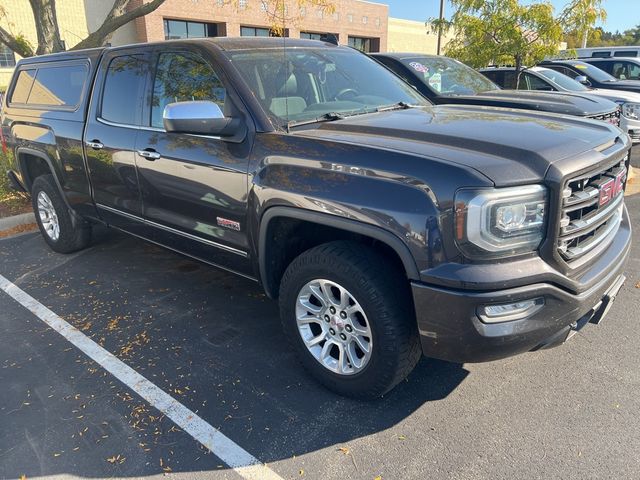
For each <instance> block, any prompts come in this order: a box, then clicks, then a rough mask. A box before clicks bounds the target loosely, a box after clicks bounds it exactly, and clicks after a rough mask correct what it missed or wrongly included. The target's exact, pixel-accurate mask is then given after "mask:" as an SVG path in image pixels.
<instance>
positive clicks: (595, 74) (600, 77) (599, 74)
mask: <svg viewBox="0 0 640 480" xmlns="http://www.w3.org/2000/svg"><path fill="white" fill-rule="evenodd" d="M571 66H573V68H575V69H576V70H578V71H579V72H583V73H582V75H586V76H587V77H589V78H591V79H593V80H595V81H596V82H616V81H617V79H616V78H615V77H612V76H611V75H609V74H608V73H607V72H605V71H604V70H600V69H599V68H598V67H594V66H593V65H590V64H588V63H584V62H576V63H572V64H571Z"/></svg>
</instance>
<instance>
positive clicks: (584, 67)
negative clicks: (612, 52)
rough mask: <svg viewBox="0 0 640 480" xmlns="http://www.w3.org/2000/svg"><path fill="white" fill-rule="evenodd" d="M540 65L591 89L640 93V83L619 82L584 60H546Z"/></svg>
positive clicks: (633, 81) (636, 81)
mask: <svg viewBox="0 0 640 480" xmlns="http://www.w3.org/2000/svg"><path fill="white" fill-rule="evenodd" d="M538 65H539V66H540V67H546V68H550V69H551V70H556V71H558V72H560V73H563V74H565V75H566V76H568V77H570V78H573V79H574V80H576V81H578V82H580V83H583V84H585V85H587V86H589V87H594V88H608V89H610V90H626V91H628V92H636V93H640V81H638V80H618V79H617V78H616V77H614V76H612V75H610V74H608V73H607V72H605V71H604V70H602V69H600V68H598V67H596V66H594V65H591V64H590V63H587V62H585V61H583V60H545V61H544V62H540V63H539V64H538Z"/></svg>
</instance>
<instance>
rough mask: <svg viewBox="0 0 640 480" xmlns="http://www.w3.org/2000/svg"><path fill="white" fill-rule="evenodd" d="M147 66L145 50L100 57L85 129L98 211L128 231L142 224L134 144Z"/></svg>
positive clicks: (88, 164)
mask: <svg viewBox="0 0 640 480" xmlns="http://www.w3.org/2000/svg"><path fill="white" fill-rule="evenodd" d="M149 65H150V63H149V54H148V53H143V52H141V51H139V50H137V49H131V50H119V51H117V52H113V53H110V54H108V55H107V56H106V57H105V58H104V59H103V60H102V62H101V67H100V70H99V71H98V74H97V75H98V77H97V81H96V91H95V93H94V97H93V101H92V105H91V109H90V112H89V116H88V122H87V126H86V129H85V133H84V149H85V154H86V158H87V168H88V171H89V175H90V179H91V187H92V189H93V198H94V200H95V202H96V206H97V208H98V212H99V214H100V216H101V217H102V218H103V219H104V220H106V221H107V222H108V223H109V224H111V225H114V226H117V227H120V228H124V229H126V230H128V231H131V232H132V233H141V229H142V223H141V220H142V196H141V194H140V189H139V186H138V178H137V173H136V154H135V146H136V139H137V135H138V132H139V129H140V125H141V122H142V109H143V98H144V93H145V86H146V82H147V79H148V76H149Z"/></svg>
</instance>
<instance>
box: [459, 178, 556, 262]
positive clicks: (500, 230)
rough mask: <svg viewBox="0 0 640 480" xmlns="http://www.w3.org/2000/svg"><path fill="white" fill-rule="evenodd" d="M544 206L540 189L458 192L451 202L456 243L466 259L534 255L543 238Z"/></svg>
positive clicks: (543, 196) (524, 187)
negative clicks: (453, 212)
mask: <svg viewBox="0 0 640 480" xmlns="http://www.w3.org/2000/svg"><path fill="white" fill-rule="evenodd" d="M546 205H547V189H546V188H545V187H543V186H541V185H526V186H523V187H513V188H498V189H493V190H474V191H471V190H461V191H459V192H458V193H457V194H456V198H455V228H456V242H457V244H458V246H459V247H460V249H461V250H462V251H463V252H464V254H465V255H467V256H469V257H482V258H486V257H501V256H508V255H515V254H518V253H524V252H531V251H534V250H536V249H537V248H538V246H539V245H540V242H542V239H543V238H544V234H545V227H546V221H545V211H546V208H547V207H546Z"/></svg>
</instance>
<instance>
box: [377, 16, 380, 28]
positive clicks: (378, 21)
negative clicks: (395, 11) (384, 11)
mask: <svg viewBox="0 0 640 480" xmlns="http://www.w3.org/2000/svg"><path fill="white" fill-rule="evenodd" d="M379 26H380V17H378V18H376V27H379Z"/></svg>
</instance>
